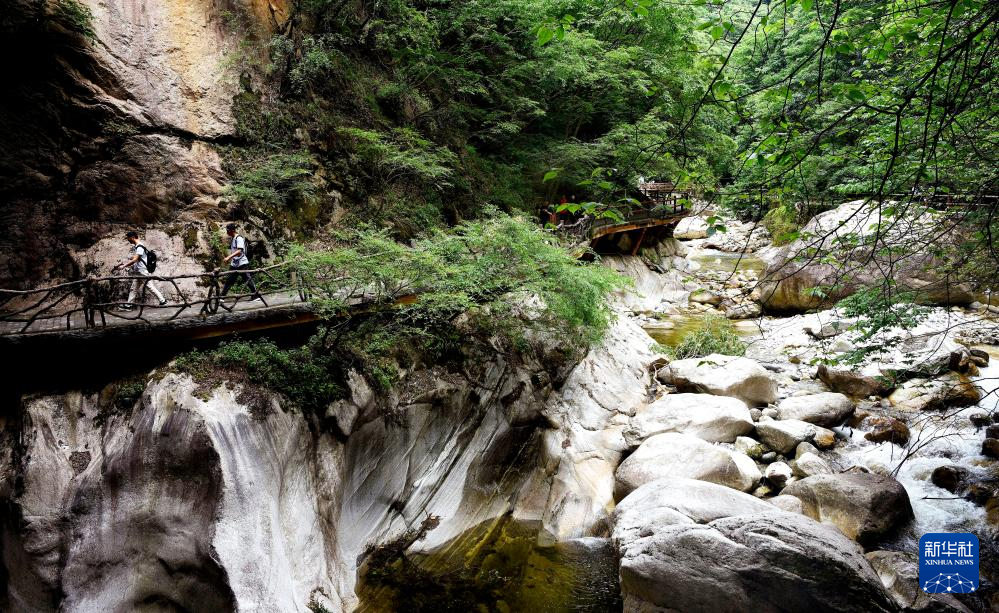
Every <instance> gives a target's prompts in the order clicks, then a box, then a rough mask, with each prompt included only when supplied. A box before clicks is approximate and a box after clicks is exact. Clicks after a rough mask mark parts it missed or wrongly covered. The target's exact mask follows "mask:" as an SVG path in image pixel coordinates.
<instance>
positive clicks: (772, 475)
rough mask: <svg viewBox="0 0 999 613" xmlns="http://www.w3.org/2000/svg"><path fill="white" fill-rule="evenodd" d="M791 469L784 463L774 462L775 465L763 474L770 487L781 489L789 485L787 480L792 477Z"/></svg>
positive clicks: (770, 466) (768, 467)
mask: <svg viewBox="0 0 999 613" xmlns="http://www.w3.org/2000/svg"><path fill="white" fill-rule="evenodd" d="M792 474H793V473H792V472H791V467H790V466H788V465H787V464H785V463H784V462H774V463H773V464H771V465H769V466H767V470H766V471H765V472H764V473H763V476H764V477H766V479H767V481H768V482H769V483H770V485H772V486H774V487H775V488H777V489H781V488H783V487H784V485H785V484H786V483H787V480H788V479H790V478H791V476H792Z"/></svg>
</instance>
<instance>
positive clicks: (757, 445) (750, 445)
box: [735, 436, 767, 460]
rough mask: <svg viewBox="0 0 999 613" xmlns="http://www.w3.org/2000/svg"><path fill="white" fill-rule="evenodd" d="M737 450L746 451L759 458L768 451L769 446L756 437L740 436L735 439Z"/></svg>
mask: <svg viewBox="0 0 999 613" xmlns="http://www.w3.org/2000/svg"><path fill="white" fill-rule="evenodd" d="M735 450H736V451H738V452H739V453H744V454H746V455H748V456H749V457H751V458H753V459H754V460H759V459H760V458H762V457H763V454H764V453H766V452H767V448H766V446H765V445H763V444H762V443H761V442H759V441H758V440H756V439H753V438H749V437H748V436H740V437H738V438H737V439H735Z"/></svg>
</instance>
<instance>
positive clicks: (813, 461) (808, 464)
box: [793, 452, 833, 477]
mask: <svg viewBox="0 0 999 613" xmlns="http://www.w3.org/2000/svg"><path fill="white" fill-rule="evenodd" d="M793 468H794V474H795V476H797V477H811V476H812V475H828V474H832V472H833V469H832V467H831V466H829V463H828V462H826V461H825V460H823V459H822V458H821V457H819V456H818V455H817V454H815V453H811V452H805V453H802V454H800V455H799V456H798V457H796V458H795V459H794V467H793Z"/></svg>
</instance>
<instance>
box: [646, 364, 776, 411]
mask: <svg viewBox="0 0 999 613" xmlns="http://www.w3.org/2000/svg"><path fill="white" fill-rule="evenodd" d="M658 377H659V379H660V380H661V381H662V382H663V383H668V384H670V385H675V386H676V388H677V389H678V390H680V391H681V392H697V393H707V394H715V395H717V396H731V397H733V398H738V399H740V400H742V401H743V402H745V403H747V404H749V405H765V404H769V403H772V402H774V401H775V400H777V381H776V380H775V379H774V377H773V375H772V374H771V373H770V372H769V371H768V370H767V369H765V368H763V367H762V366H760V364H759V363H758V362H756V361H755V360H751V359H749V358H743V357H735V356H730V355H721V354H719V353H712V354H711V355H708V356H705V357H703V358H689V359H685V360H674V361H672V362H670V363H669V365H668V366H666V367H665V368H662V369H660V370H659V373H658Z"/></svg>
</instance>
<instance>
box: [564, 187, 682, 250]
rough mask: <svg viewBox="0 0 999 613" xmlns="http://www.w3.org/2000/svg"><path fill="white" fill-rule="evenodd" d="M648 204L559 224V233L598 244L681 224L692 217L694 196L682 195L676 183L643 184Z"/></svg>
mask: <svg viewBox="0 0 999 613" xmlns="http://www.w3.org/2000/svg"><path fill="white" fill-rule="evenodd" d="M638 191H639V192H641V193H642V195H643V196H644V198H645V200H644V201H643V202H637V203H636V204H632V205H625V206H622V207H617V208H614V209H610V210H608V211H605V212H604V214H602V215H600V216H593V215H582V216H579V217H577V218H574V219H567V220H563V221H561V222H560V223H558V224H557V230H558V232H559V233H561V234H563V235H567V236H571V237H574V238H575V239H577V240H581V241H582V240H589V241H594V240H596V239H598V238H600V237H601V236H606V235H608V234H616V233H618V232H627V231H630V230H637V229H641V228H648V227H651V226H656V225H666V224H671V223H676V222H678V221H679V220H680V219H681V218H683V217H685V216H687V215H688V214H690V211H691V201H690V197H691V195H690V192H687V191H678V190H677V189H676V188H675V186H674V185H673V184H672V183H639V185H638Z"/></svg>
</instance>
